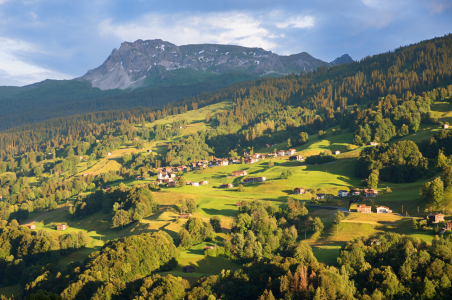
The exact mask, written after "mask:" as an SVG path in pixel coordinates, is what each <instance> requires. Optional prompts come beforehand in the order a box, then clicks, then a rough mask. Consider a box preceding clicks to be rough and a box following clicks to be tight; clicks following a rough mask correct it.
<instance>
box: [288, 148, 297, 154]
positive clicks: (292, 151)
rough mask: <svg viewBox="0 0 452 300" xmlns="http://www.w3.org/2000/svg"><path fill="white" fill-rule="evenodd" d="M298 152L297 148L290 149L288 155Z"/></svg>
mask: <svg viewBox="0 0 452 300" xmlns="http://www.w3.org/2000/svg"><path fill="white" fill-rule="evenodd" d="M296 152H297V150H295V149H289V151H287V155H294V154H295V153H296Z"/></svg>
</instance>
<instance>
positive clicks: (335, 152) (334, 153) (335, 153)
mask: <svg viewBox="0 0 452 300" xmlns="http://www.w3.org/2000/svg"><path fill="white" fill-rule="evenodd" d="M339 154H341V151H337V150H336V151H333V155H339Z"/></svg>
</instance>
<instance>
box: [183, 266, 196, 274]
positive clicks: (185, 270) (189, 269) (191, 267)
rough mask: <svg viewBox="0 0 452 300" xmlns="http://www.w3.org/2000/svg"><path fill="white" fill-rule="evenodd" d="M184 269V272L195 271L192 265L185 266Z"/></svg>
mask: <svg viewBox="0 0 452 300" xmlns="http://www.w3.org/2000/svg"><path fill="white" fill-rule="evenodd" d="M182 270H183V271H184V273H195V267H194V266H190V265H188V266H185V267H183V268H182Z"/></svg>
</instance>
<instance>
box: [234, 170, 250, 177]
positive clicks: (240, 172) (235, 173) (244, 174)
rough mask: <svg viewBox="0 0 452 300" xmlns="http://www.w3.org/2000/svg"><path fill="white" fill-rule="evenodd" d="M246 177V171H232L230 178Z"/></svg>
mask: <svg viewBox="0 0 452 300" xmlns="http://www.w3.org/2000/svg"><path fill="white" fill-rule="evenodd" d="M246 175H248V172H247V171H246V170H237V171H232V176H234V177H237V176H246Z"/></svg>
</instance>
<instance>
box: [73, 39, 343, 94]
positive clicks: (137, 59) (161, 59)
mask: <svg viewBox="0 0 452 300" xmlns="http://www.w3.org/2000/svg"><path fill="white" fill-rule="evenodd" d="M344 56H345V55H344ZM344 56H342V57H344ZM342 57H340V58H338V59H336V60H335V61H334V62H332V63H326V62H324V61H321V60H319V59H316V58H314V57H312V56H311V55H309V54H308V53H306V52H303V53H299V54H294V55H290V56H279V55H277V54H274V53H272V52H271V51H266V50H263V49H261V48H247V47H241V46H231V45H214V44H200V45H185V46H176V45H174V44H172V43H169V42H165V41H162V40H146V41H143V40H137V41H135V42H133V43H129V42H124V43H122V44H121V47H120V48H119V49H114V50H113V51H112V53H111V54H110V56H109V57H108V58H107V60H105V62H104V63H103V64H102V65H101V66H100V67H98V68H96V69H93V70H89V71H88V72H87V73H86V74H85V75H83V76H82V77H80V78H77V79H79V80H88V81H91V83H92V85H93V87H98V88H100V89H102V90H107V89H116V88H119V89H126V88H132V89H133V88H137V87H141V86H146V85H150V84H155V83H156V82H157V83H158V81H159V80H160V81H161V80H164V79H165V78H168V77H169V76H170V75H171V76H174V74H177V76H182V77H184V78H193V77H202V76H208V75H215V74H223V73H227V72H243V73H247V74H251V75H255V76H263V75H267V74H272V73H274V74H279V75H285V74H289V73H291V72H294V73H300V72H302V71H305V72H308V71H312V70H314V69H316V68H317V67H319V66H325V67H329V66H332V65H335V64H340V63H342V60H341V59H342ZM347 57H348V58H350V57H349V56H348V55H347ZM350 60H351V58H350Z"/></svg>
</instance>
